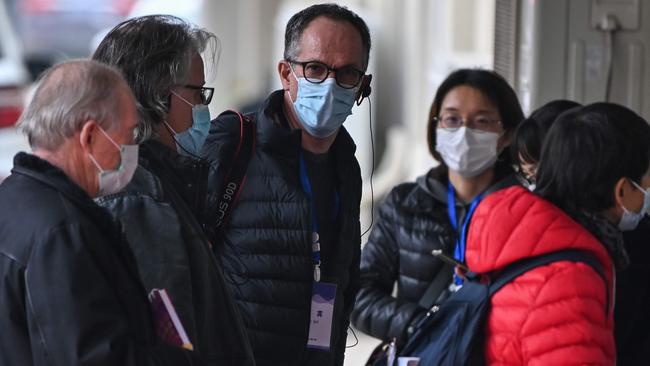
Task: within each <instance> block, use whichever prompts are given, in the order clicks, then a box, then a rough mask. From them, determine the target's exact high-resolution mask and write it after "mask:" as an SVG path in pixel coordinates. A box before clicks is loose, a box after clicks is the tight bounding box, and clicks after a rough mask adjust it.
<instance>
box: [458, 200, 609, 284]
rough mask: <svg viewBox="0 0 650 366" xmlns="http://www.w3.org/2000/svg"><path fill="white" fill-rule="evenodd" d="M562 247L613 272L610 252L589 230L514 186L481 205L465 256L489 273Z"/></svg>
mask: <svg viewBox="0 0 650 366" xmlns="http://www.w3.org/2000/svg"><path fill="white" fill-rule="evenodd" d="M562 249H577V250H584V251H587V252H589V253H591V254H593V255H594V256H595V257H596V258H597V259H598V260H599V261H600V262H601V263H602V264H603V268H605V269H606V270H607V273H611V272H610V271H611V268H612V262H611V260H610V257H609V255H608V253H607V250H606V249H605V247H604V246H603V245H602V244H601V243H600V242H599V240H598V239H597V238H596V237H594V236H593V235H592V234H591V233H590V232H589V231H588V230H587V229H586V228H584V227H583V226H582V225H580V224H578V223H577V222H576V221H574V220H573V219H572V218H571V217H569V216H568V215H567V214H566V213H564V212H563V211H562V210H561V209H559V208H558V207H556V206H555V205H553V204H552V203H550V202H548V201H546V200H544V199H543V198H541V197H539V196H537V195H535V194H534V193H531V192H529V191H528V190H526V189H525V188H523V187H511V188H508V189H504V190H501V191H499V192H496V193H494V194H492V195H490V196H488V197H486V198H485V199H484V200H483V201H482V202H481V204H480V205H479V206H478V208H477V210H476V212H475V213H474V216H473V217H472V224H471V225H470V227H469V234H468V238H467V254H466V258H467V264H468V266H469V268H470V269H471V270H472V271H474V272H477V273H488V272H491V271H495V270H499V269H502V268H504V267H505V266H507V265H509V264H510V263H513V262H515V261H517V260H519V259H523V258H528V257H533V256H538V255H542V254H547V253H552V252H555V251H558V250H562Z"/></svg>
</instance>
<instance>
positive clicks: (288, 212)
mask: <svg viewBox="0 0 650 366" xmlns="http://www.w3.org/2000/svg"><path fill="white" fill-rule="evenodd" d="M282 105H283V92H282V91H278V92H275V93H273V94H271V96H270V97H269V99H268V100H267V101H266V102H265V103H264V105H263V106H262V108H261V109H260V111H259V112H258V113H257V115H256V116H255V123H256V128H257V135H256V136H257V145H256V148H255V150H254V152H253V156H252V158H251V160H250V162H249V164H248V171H247V180H246V183H245V185H244V186H243V189H242V193H241V195H240V197H239V201H238V202H237V204H236V206H235V208H234V209H233V211H232V214H231V217H230V220H229V221H228V222H227V223H226V227H225V230H224V235H223V237H222V238H221V240H219V241H216V240H215V248H216V253H217V255H218V257H219V258H220V259H221V262H222V263H223V267H224V270H225V271H226V273H227V274H228V275H230V277H231V278H232V282H233V283H232V289H233V293H234V294H235V298H236V300H237V303H238V305H239V308H240V309H241V311H242V314H243V317H244V321H245V323H246V327H247V331H248V335H249V338H250V340H251V345H252V347H253V352H254V355H255V360H256V363H257V365H258V366H266V365H269V366H271V365H272V366H280V365H316V366H317V365H342V364H343V357H344V352H345V343H346V335H347V329H348V324H349V315H350V312H351V311H352V306H353V304H354V299H355V296H356V293H357V290H358V287H359V282H358V281H359V279H358V275H359V255H360V237H359V234H360V233H359V231H360V226H359V204H360V201H361V175H360V169H359V165H358V163H357V160H356V158H355V157H354V151H355V145H354V143H353V141H352V139H351V137H350V135H349V134H348V133H347V132H346V131H345V129H341V131H340V132H339V134H338V136H337V138H336V140H335V141H334V144H333V145H332V147H331V149H330V153H331V154H333V155H332V158H334V160H335V165H336V175H337V177H338V182H337V184H336V187H337V190H338V193H339V197H340V210H341V211H340V214H339V215H338V220H339V222H338V227H339V228H340V232H339V234H338V241H337V242H338V243H337V246H336V247H335V248H328V249H329V250H325V249H323V252H322V255H323V258H322V261H323V267H322V269H323V273H322V281H324V282H334V283H336V285H337V287H336V301H335V305H334V307H335V309H334V321H333V323H334V324H333V329H332V343H331V344H332V351H331V352H323V351H312V350H309V349H307V348H306V345H307V335H308V330H309V318H310V306H311V305H310V304H311V289H312V282H313V267H312V259H311V241H310V238H311V231H312V230H311V228H312V226H311V215H310V205H309V201H308V199H307V196H306V195H305V194H304V192H303V190H302V186H301V183H300V178H299V154H300V150H301V133H300V131H299V130H294V131H292V130H291V129H290V128H289V127H288V123H287V121H286V118H285V117H284V113H283V108H282ZM239 141H240V123H239V119H238V117H237V116H235V115H222V117H220V118H217V119H216V120H215V121H213V123H212V128H211V131H210V135H209V137H208V139H207V141H206V144H205V147H204V150H203V152H204V154H205V155H206V156H207V157H208V158H209V159H210V160H211V161H213V162H214V168H215V169H214V170H213V172H214V174H213V176H212V177H211V183H210V186H211V187H212V188H213V189H214V190H215V191H214V192H212V193H211V195H210V196H209V197H210V200H209V202H208V205H207V207H208V209H209V210H210V213H209V215H208V216H207V217H208V218H210V219H212V218H215V217H216V215H217V213H216V206H217V204H216V202H217V197H218V196H219V189H220V187H221V186H222V185H223V180H224V175H223V172H224V171H225V169H227V168H228V167H229V166H230V165H231V164H232V156H233V152H234V150H235V149H234V145H236V144H238V143H239ZM210 219H207V220H206V221H207V222H208V223H212V222H214V220H210Z"/></svg>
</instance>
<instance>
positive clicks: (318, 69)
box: [287, 60, 365, 89]
mask: <svg viewBox="0 0 650 366" xmlns="http://www.w3.org/2000/svg"><path fill="white" fill-rule="evenodd" d="M287 61H289V62H290V63H292V64H295V65H300V66H302V74H303V76H304V77H305V79H306V80H307V81H309V82H310V83H314V84H320V83H322V82H323V81H325V80H326V79H327V77H328V76H329V75H330V73H331V72H332V71H333V72H334V78H335V79H336V84H338V86H340V87H341V88H344V89H352V88H354V87H356V86H357V85H359V83H360V82H361V79H363V75H364V74H365V73H364V72H363V71H361V70H359V69H357V68H354V67H352V66H344V67H339V68H337V69H335V68H332V67H329V66H327V65H325V64H324V63H322V62H320V61H305V62H301V61H294V60H287Z"/></svg>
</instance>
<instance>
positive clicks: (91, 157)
mask: <svg viewBox="0 0 650 366" xmlns="http://www.w3.org/2000/svg"><path fill="white" fill-rule="evenodd" d="M99 131H101V133H103V134H104V136H106V138H107V139H108V141H110V142H111V144H113V146H115V147H116V148H117V151H119V152H122V148H121V147H120V145H118V144H117V143H116V142H115V141H113V139H112V138H111V137H110V136H108V134H107V133H106V131H104V129H103V128H102V126H99ZM88 157H89V158H90V161H92V162H93V164H95V167H97V169H99V172H100V173H104V172H105V171H106V170H105V169H102V167H101V166H100V165H99V163H98V162H97V159H95V157H94V156H93V154H91V153H88ZM121 166H122V154H120V164H119V165H118V166H117V168H116V169H108V170H119V169H120V167H121Z"/></svg>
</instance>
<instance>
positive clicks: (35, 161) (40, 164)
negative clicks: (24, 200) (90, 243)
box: [11, 152, 121, 233]
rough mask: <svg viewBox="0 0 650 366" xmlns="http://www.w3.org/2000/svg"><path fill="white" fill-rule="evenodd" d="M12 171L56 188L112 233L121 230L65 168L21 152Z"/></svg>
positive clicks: (15, 159) (17, 155) (96, 222)
mask: <svg viewBox="0 0 650 366" xmlns="http://www.w3.org/2000/svg"><path fill="white" fill-rule="evenodd" d="M11 172H12V173H13V174H16V175H22V176H25V177H28V178H30V179H33V180H35V181H38V182H39V183H41V184H43V185H45V186H48V187H50V188H52V189H54V190H55V191H57V192H58V193H60V194H61V195H63V196H65V197H66V198H67V199H69V200H70V201H71V202H73V203H74V204H75V205H76V206H77V207H78V208H79V209H81V210H82V211H84V212H85V214H86V215H88V216H89V217H90V219H91V221H93V222H95V224H97V225H98V226H100V227H102V228H104V229H106V230H108V231H109V232H111V233H120V232H121V229H120V228H119V224H117V222H116V221H114V220H113V219H112V218H111V217H110V215H109V214H108V213H107V212H106V211H104V210H103V209H102V208H101V207H99V206H97V205H96V204H95V202H93V200H92V198H91V197H90V196H89V195H88V193H86V191H84V190H83V189H82V188H81V187H80V186H79V185H78V184H76V183H75V182H73V181H72V179H70V177H68V175H67V174H66V173H65V172H64V171H63V170H61V169H60V168H58V167H56V166H54V165H52V164H51V163H49V162H48V161H46V160H43V159H41V158H39V157H38V156H36V155H32V154H27V153H24V152H20V153H18V154H16V156H15V157H14V168H13V169H12V170H11Z"/></svg>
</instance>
